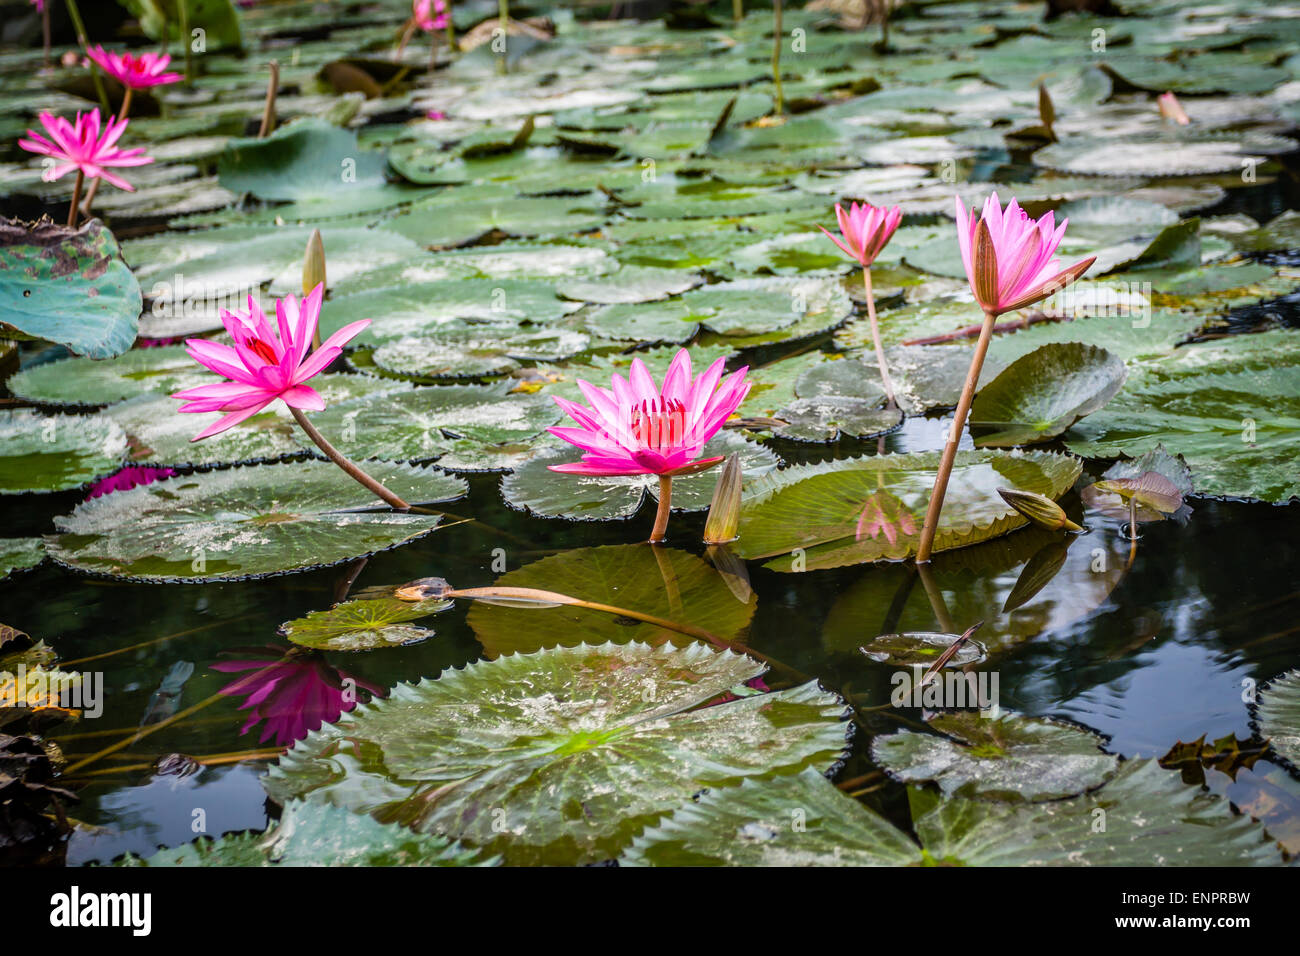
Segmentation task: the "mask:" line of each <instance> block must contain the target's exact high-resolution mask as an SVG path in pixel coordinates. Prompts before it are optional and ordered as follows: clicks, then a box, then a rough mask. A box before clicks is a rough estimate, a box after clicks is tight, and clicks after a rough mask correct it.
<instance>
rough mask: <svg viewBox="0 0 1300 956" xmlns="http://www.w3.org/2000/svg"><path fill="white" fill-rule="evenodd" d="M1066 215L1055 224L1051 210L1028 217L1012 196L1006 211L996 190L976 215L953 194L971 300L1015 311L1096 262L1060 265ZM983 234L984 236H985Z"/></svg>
mask: <svg viewBox="0 0 1300 956" xmlns="http://www.w3.org/2000/svg"><path fill="white" fill-rule="evenodd" d="M1068 222H1069V220H1068V219H1063V220H1061V224H1060V225H1059V226H1058V225H1056V223H1055V219H1054V217H1053V214H1052V213H1051V211H1050V210H1049V211H1048V212H1047V213H1045V214H1044V215H1043V217H1042V218H1041V219H1037V220H1035V219H1031V218H1030V216H1029V214H1028V213H1026V212H1025V211H1024V210H1023V209H1021V208H1020V204H1019V203H1017V202H1016V201H1015V200H1014V199H1013V200H1011V202H1010V204H1008V206H1007V208H1006V209H1005V210H1004V209H1003V208H1002V205H1001V203H999V202H998V194H997V193H992V194H991V195H990V196H989V198H988V199H986V200H985V201H984V211H983V212H982V213H981V214H980V216H979V218H978V219H977V218H976V217H975V215H974V213H973V211H968V210H967V209H966V205H965V203H963V202H962V201H961V197H960V196H958V197H957V244H958V246H959V247H960V249H961V261H962V264H963V265H964V266H965V267H966V277H967V278H968V279H969V280H970V287H971V291H972V292H973V293H975V301H976V302H978V303H979V304H980V307H981V308H983V309H984V311H985V312H987V313H992V314H993V315H1001V314H1002V313H1004V312H1014V311H1016V310H1017V309H1023V308H1026V307H1028V306H1031V305H1033V304H1034V303H1035V302H1039V301H1041V300H1043V299H1046V298H1047V297H1048V296H1050V295H1053V294H1054V293H1056V292H1059V291H1060V290H1061V289H1064V288H1065V287H1066V286H1067V285H1069V284H1070V283H1071V282H1073V281H1074V280H1075V279H1077V278H1079V276H1081V275H1083V274H1084V273H1085V272H1087V271H1088V268H1089V267H1090V266H1091V265H1092V264H1093V263H1094V262H1096V261H1097V257H1096V256H1089V257H1088V258H1086V259H1080V260H1079V261H1078V262H1076V263H1075V264H1074V265H1072V266H1070V267H1069V268H1066V269H1062V268H1061V263H1060V260H1058V259H1055V258H1053V257H1054V256H1055V254H1056V247H1057V246H1059V245H1060V244H1061V237H1062V236H1064V235H1065V226H1066V224H1067V223H1068ZM985 236H986V237H987V238H983V237H985Z"/></svg>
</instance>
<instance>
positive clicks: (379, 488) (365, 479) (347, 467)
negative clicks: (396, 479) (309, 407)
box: [289, 406, 411, 511]
mask: <svg viewBox="0 0 1300 956" xmlns="http://www.w3.org/2000/svg"><path fill="white" fill-rule="evenodd" d="M289 411H291V412H293V418H294V421H296V422H297V423H298V424H299V426H301V428H302V430H303V431H305V432H306V433H307V437H308V438H310V439H311V440H312V441H313V442H315V443H316V447H317V448H319V449H320V450H321V451H323V452H324V453H325V456H326V457H327V458H329V460H330V461H332V462H334V464H336V465H338V466H339V467H340V468H342V469H343V470H344V471H345V472H347V473H348V474H349V475H351V476H352V477H353V478H354V479H356V480H357V482H359V483H360V484H362V485H364V486H365V487H366V488H368V489H369V490H370V491H371V492H373V493H374V494H375V495H377V496H378V497H380V498H382V499H383V500H384V501H385V502H387V503H388V504H390V505H392V506H393V507H394V508H396V509H397V510H398V511H410V510H411V506H410V505H409V504H407V503H406V502H405V501H403V500H402V499H401V498H399V497H397V495H395V494H393V493H392V492H391V491H389V490H388V489H387V488H385V487H384V486H383V485H381V484H380V483H379V482H377V481H375V479H373V478H371V477H370V476H369V475H367V474H366V473H365V472H364V471H362V470H361V469H360V468H358V467H357V466H356V465H354V464H353V463H352V462H351V461H349V460H348V459H347V458H346V457H345V456H344V455H343V453H342V452H341V451H339V450H338V449H337V448H335V447H334V446H333V445H331V444H330V443H329V442H328V441H327V440H326V438H325V436H324V435H322V434H321V433H320V432H319V431H317V430H316V426H315V425H313V424H312V423H311V422H309V421H308V420H307V416H306V415H304V414H303V413H302V409H300V408H293V407H292V406H290V408H289Z"/></svg>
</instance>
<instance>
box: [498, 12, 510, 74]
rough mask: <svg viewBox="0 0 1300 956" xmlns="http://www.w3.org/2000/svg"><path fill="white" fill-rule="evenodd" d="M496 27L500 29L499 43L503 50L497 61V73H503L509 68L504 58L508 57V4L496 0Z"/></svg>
mask: <svg viewBox="0 0 1300 956" xmlns="http://www.w3.org/2000/svg"><path fill="white" fill-rule="evenodd" d="M497 26H498V27H500V29H501V43H502V46H503V48H504V49H503V52H502V54H501V56H500V58H499V59H498V60H497V71H498V72H500V73H505V72H506V71H507V70H508V69H509V68H510V64H509V62H508V61H507V60H506V57H507V56H509V55H510V54H509V46H510V4H509V2H508V0H497Z"/></svg>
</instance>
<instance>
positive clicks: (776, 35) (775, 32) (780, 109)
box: [772, 0, 785, 116]
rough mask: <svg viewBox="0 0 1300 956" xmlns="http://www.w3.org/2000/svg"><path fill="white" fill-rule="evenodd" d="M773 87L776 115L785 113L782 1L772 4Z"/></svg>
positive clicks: (774, 1) (775, 0)
mask: <svg viewBox="0 0 1300 956" xmlns="http://www.w3.org/2000/svg"><path fill="white" fill-rule="evenodd" d="M772 85H773V86H774V87H775V88H776V115H777V116H780V115H781V114H782V113H784V112H785V95H784V94H783V93H782V91H781V0H773V2H772Z"/></svg>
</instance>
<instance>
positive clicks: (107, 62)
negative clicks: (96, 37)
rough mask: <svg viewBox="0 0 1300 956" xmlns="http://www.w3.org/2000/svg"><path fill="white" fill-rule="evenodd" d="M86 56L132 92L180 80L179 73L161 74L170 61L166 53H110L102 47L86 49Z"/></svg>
mask: <svg viewBox="0 0 1300 956" xmlns="http://www.w3.org/2000/svg"><path fill="white" fill-rule="evenodd" d="M86 55H87V56H89V57H90V58H91V59H92V60H94V61H95V62H96V63H97V64H99V68H100V69H101V70H103V71H104V72H105V73H107V74H108V75H109V76H111V77H112V78H113V79H115V80H117V81H118V82H119V83H121V84H122V85H123V86H129V87H130V88H131V89H133V90H145V89H148V88H149V87H151V86H163V85H164V84H167V83H177V82H179V81H180V79H181V75H180V74H179V73H164V72H163V71H164V70H166V69H167V64H168V63H170V62H171V61H172V58H171V57H170V56H168V55H167V54H166V53H163V54H158V53H141V54H139V55H134V54H132V53H130V52H127V53H110V52H108V51H107V50H105V49H104V48H103V47H102V46H92V47H88V48H87V49H86Z"/></svg>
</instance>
